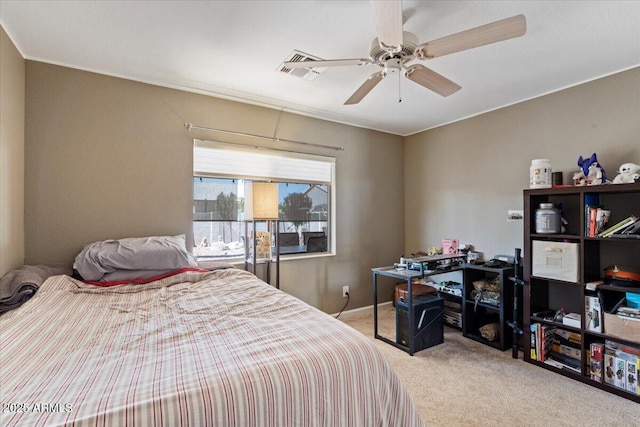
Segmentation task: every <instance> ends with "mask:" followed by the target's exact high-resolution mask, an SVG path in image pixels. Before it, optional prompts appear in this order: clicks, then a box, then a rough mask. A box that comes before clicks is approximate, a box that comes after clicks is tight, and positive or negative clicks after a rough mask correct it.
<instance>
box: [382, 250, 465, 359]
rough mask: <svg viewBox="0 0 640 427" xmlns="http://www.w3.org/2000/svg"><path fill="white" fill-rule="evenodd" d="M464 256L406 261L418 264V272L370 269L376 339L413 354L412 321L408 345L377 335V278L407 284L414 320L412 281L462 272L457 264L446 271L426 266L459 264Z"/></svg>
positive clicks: (437, 256) (408, 303)
mask: <svg viewBox="0 0 640 427" xmlns="http://www.w3.org/2000/svg"><path fill="white" fill-rule="evenodd" d="M464 259H465V256H464V255H458V254H456V255H435V256H426V257H418V258H412V259H408V260H407V263H408V264H409V263H413V264H419V265H420V269H419V270H408V269H407V268H406V267H403V268H396V267H394V266H390V267H378V268H372V269H371V271H372V273H373V333H374V337H375V338H376V339H379V340H381V341H384V342H386V343H387V344H391V345H392V346H394V347H397V348H399V349H400V350H403V351H406V352H407V353H409V355H411V356H413V353H414V352H415V343H414V340H413V337H414V336H415V330H414V329H415V328H414V324H413V321H411V322H409V336H410V337H412V338H411V340H409V345H408V346H406V345H403V344H400V343H398V342H396V341H395V340H392V339H390V338H387V337H384V336H382V335H380V334H378V276H385V277H392V278H394V279H400V280H403V281H406V282H407V305H408V311H409V319H413V318H414V314H415V313H414V306H413V291H412V286H411V285H412V282H413V279H418V278H422V277H427V276H433V275H436V274H444V273H450V272H452V271H458V270H462V267H461V266H460V265H458V264H456V265H454V266H452V267H450V268H448V269H444V270H441V269H434V270H429V269H428V268H426V266H428V265H430V264H433V263H442V262H452V263H453V262H456V263H457V262H458V260H460V262H462V261H464Z"/></svg>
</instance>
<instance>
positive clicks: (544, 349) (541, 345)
mask: <svg viewBox="0 0 640 427" xmlns="http://www.w3.org/2000/svg"><path fill="white" fill-rule="evenodd" d="M537 331H538V334H537V336H536V339H537V343H538V349H537V357H538V360H539V361H541V362H544V361H545V360H546V359H547V355H548V354H549V352H550V351H551V346H552V344H553V337H554V335H555V331H556V327H555V326H551V325H543V324H540V323H538V324H537Z"/></svg>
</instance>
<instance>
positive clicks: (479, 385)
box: [344, 308, 640, 427]
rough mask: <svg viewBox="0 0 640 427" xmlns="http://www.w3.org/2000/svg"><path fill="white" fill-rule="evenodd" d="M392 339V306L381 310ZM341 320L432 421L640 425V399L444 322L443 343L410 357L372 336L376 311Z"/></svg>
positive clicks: (431, 423)
mask: <svg viewBox="0 0 640 427" xmlns="http://www.w3.org/2000/svg"><path fill="white" fill-rule="evenodd" d="M378 319H379V328H380V329H379V331H378V332H379V333H380V334H381V335H384V336H386V337H388V338H391V339H393V338H395V329H394V328H395V326H394V325H395V311H394V309H393V308H389V309H383V310H380V311H379V317H378ZM344 322H345V323H346V324H348V325H350V326H351V327H353V328H355V329H357V330H358V331H360V332H362V333H363V334H365V335H366V336H367V337H369V338H371V340H372V341H373V342H374V343H375V345H376V347H377V348H379V349H380V350H381V351H382V353H384V355H385V356H386V357H387V359H388V360H389V363H390V364H391V366H392V367H393V368H394V370H395V371H396V373H397V374H398V376H399V377H400V380H401V381H402V383H403V384H404V385H405V388H406V389H407V391H408V392H409V394H410V395H411V397H412V398H413V400H414V402H415V403H416V405H417V406H418V409H419V410H420V414H421V415H422V418H423V420H424V421H425V423H426V425H427V426H497V425H500V426H536V427H539V426H545V425H546V426H549V425H553V426H582V427H584V426H598V427H604V426H637V425H640V405H639V404H637V403H635V402H633V401H631V400H627V399H624V398H621V397H619V396H616V395H614V394H611V393H607V392H605V391H602V390H599V389H596V388H594V387H591V386H588V385H586V384H582V383H580V382H578V381H574V380H572V379H569V378H565V377H563V376H561V375H558V374H555V373H553V372H551V371H547V370H546V369H543V368H539V367H537V366H534V365H532V364H530V363H525V362H524V361H523V360H522V352H520V354H519V359H518V360H516V359H513V358H512V357H511V349H509V350H507V351H504V352H502V351H499V350H496V349H494V348H492V347H489V346H486V345H483V344H480V343H478V342H476V341H472V340H470V339H467V338H464V337H463V336H462V333H461V332H459V331H457V330H455V329H453V328H449V327H445V335H444V343H443V344H439V345H437V346H434V347H431V348H428V349H425V350H422V351H420V352H417V353H415V354H414V356H413V357H412V356H409V355H408V354H407V353H405V352H403V351H401V350H399V349H397V348H395V347H393V346H391V345H389V344H387V343H385V342H383V341H381V340H375V339H373V316H371V315H369V316H361V317H356V318H352V319H346V320H344Z"/></svg>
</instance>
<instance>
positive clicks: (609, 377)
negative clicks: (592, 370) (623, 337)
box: [604, 348, 616, 385]
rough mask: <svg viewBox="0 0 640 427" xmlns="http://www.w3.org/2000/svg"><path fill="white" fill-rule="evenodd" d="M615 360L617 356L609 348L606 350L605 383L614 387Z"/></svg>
mask: <svg viewBox="0 0 640 427" xmlns="http://www.w3.org/2000/svg"><path fill="white" fill-rule="evenodd" d="M615 360H616V356H615V354H614V353H613V351H611V350H609V349H608V348H605V349H604V383H605V384H610V385H613V377H614V376H615V372H616V371H615V366H614V365H615Z"/></svg>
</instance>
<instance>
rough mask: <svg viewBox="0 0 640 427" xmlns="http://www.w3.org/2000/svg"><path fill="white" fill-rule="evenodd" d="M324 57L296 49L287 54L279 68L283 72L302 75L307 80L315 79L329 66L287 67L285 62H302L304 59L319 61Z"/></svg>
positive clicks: (297, 75)
mask: <svg viewBox="0 0 640 427" xmlns="http://www.w3.org/2000/svg"><path fill="white" fill-rule="evenodd" d="M321 59H322V58H318V57H316V56H311V55H309V54H306V53H303V52H300V51H297V50H294V51H293V52H291V53H290V54H289V56H287V57H286V58H285V59H284V61H282V63H281V64H280V65H279V66H278V68H277V70H278V71H280V72H281V73H285V74H291V75H292V76H296V77H300V78H302V79H305V80H313V79H315V78H316V77H318V75H319V74H320V73H322V72H323V71H324V70H326V69H327V67H315V68H287V67H285V65H284V63H285V62H290V61H292V62H302V61H318V60H321Z"/></svg>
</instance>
